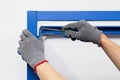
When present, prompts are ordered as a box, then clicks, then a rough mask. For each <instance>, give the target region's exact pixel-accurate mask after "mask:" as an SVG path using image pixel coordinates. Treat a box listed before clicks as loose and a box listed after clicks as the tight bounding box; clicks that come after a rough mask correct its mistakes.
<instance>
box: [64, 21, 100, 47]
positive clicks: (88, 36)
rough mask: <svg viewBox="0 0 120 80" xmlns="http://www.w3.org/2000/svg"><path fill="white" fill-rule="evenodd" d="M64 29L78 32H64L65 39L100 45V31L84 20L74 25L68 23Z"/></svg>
mask: <svg viewBox="0 0 120 80" xmlns="http://www.w3.org/2000/svg"><path fill="white" fill-rule="evenodd" d="M65 28H71V29H77V30H78V31H73V30H66V31H65V35H66V37H70V38H71V39H72V40H75V39H77V40H81V41H84V42H93V43H95V44H98V45H100V39H101V31H99V30H98V29H97V28H96V27H93V26H92V25H91V24H89V23H87V22H86V21H84V20H81V21H79V22H76V23H70V24H68V25H66V26H65Z"/></svg>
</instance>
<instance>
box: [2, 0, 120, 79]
mask: <svg viewBox="0 0 120 80" xmlns="http://www.w3.org/2000/svg"><path fill="white" fill-rule="evenodd" d="M28 10H39V11H40V10H54V11H59V10H64V11H66V10H74V11H76V10H120V1H119V0H0V28H1V29H0V54H1V56H0V80H26V64H25V62H24V61H22V59H21V57H20V56H19V55H18V54H17V47H18V40H19V35H20V34H21V31H22V30H23V29H25V28H26V26H27V24H26V23H27V14H26V12H27V11H28ZM112 40H113V41H115V42H116V43H118V44H120V41H119V39H112ZM78 44H79V45H78ZM45 46H46V49H45V51H46V58H48V59H50V63H51V64H53V66H55V67H56V69H58V70H59V71H60V72H61V73H62V74H63V75H65V76H66V77H67V78H68V79H69V80H120V74H119V71H118V70H117V68H116V67H115V66H114V65H113V64H112V62H111V61H110V60H109V58H108V57H107V56H106V55H105V53H104V52H103V51H102V49H101V48H98V47H97V46H96V45H94V44H92V43H83V42H80V41H75V42H72V41H71V40H70V39H49V40H47V41H45ZM48 55H49V56H48ZM58 62H59V63H58Z"/></svg>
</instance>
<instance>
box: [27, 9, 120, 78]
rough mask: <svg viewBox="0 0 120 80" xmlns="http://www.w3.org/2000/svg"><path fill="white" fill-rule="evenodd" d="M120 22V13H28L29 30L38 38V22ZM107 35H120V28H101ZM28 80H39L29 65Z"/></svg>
mask: <svg viewBox="0 0 120 80" xmlns="http://www.w3.org/2000/svg"><path fill="white" fill-rule="evenodd" d="M79 20H87V21H120V11H28V12H27V29H28V30H29V31H31V32H32V34H33V35H34V36H36V37H37V21H79ZM98 28H99V29H101V30H103V32H105V34H120V26H112V27H105V26H102V27H99V26H98ZM27 80H39V78H38V77H37V75H36V74H35V73H34V71H33V69H32V68H31V67H30V66H29V65H27Z"/></svg>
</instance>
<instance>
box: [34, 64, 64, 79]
mask: <svg viewBox="0 0 120 80" xmlns="http://www.w3.org/2000/svg"><path fill="white" fill-rule="evenodd" d="M36 72H37V75H38V76H39V78H40V80H65V78H64V77H63V76H62V75H60V74H59V73H58V72H57V71H56V70H55V69H54V68H53V67H52V66H51V65H50V64H48V63H47V62H45V63H43V64H41V65H39V66H37V67H36Z"/></svg>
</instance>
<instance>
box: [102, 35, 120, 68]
mask: <svg viewBox="0 0 120 80" xmlns="http://www.w3.org/2000/svg"><path fill="white" fill-rule="evenodd" d="M101 47H102V48H103V50H104V51H105V52H106V54H107V55H108V57H109V58H110V59H111V60H112V62H113V63H114V64H115V66H116V67H117V68H118V69H119V70H120V46H119V45H117V44H115V43H114V42H112V41H111V40H110V39H108V38H107V36H105V35H104V34H101Z"/></svg>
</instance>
